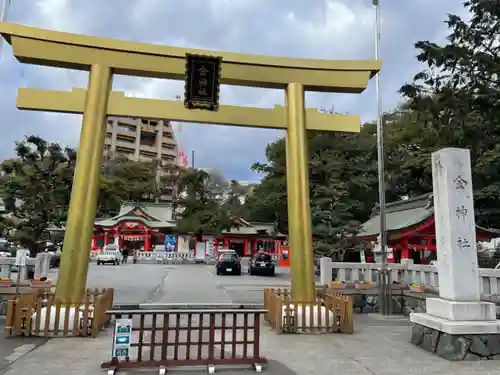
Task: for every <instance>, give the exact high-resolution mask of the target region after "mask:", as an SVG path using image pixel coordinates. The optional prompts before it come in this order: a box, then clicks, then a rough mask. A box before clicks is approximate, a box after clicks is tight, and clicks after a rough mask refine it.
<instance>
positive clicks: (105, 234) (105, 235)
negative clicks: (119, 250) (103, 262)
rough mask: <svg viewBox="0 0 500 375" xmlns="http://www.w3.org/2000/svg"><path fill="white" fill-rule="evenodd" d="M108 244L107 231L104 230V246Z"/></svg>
mask: <svg viewBox="0 0 500 375" xmlns="http://www.w3.org/2000/svg"><path fill="white" fill-rule="evenodd" d="M108 244H109V237H108V233H107V232H105V233H104V246H106V245H108Z"/></svg>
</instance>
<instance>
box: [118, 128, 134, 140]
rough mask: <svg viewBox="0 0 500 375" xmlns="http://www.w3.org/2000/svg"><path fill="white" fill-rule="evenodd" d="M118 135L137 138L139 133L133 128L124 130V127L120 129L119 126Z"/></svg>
mask: <svg viewBox="0 0 500 375" xmlns="http://www.w3.org/2000/svg"><path fill="white" fill-rule="evenodd" d="M116 137H117V138H118V137H123V138H127V139H135V138H137V133H136V132H135V131H132V130H123V129H120V128H118V130H117V131H116Z"/></svg>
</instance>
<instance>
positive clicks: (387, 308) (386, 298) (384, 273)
mask: <svg viewBox="0 0 500 375" xmlns="http://www.w3.org/2000/svg"><path fill="white" fill-rule="evenodd" d="M373 6H374V7H375V59H376V60H380V39H381V37H380V29H381V27H380V1H379V0H373ZM375 85H376V88H375V90H376V94H375V95H376V101H377V165H378V191H379V199H378V200H379V214H380V223H379V224H380V237H379V242H380V243H379V245H380V250H381V251H382V264H381V267H380V274H379V281H378V287H379V306H380V313H381V314H382V315H390V314H391V310H392V301H391V300H392V297H391V285H390V280H389V270H388V267H387V228H386V212H385V211H386V207H385V165H384V164H385V153H384V124H383V113H382V95H381V90H380V72H379V73H378V74H377V76H376V77H375Z"/></svg>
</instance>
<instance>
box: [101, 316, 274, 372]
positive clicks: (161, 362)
mask: <svg viewBox="0 0 500 375" xmlns="http://www.w3.org/2000/svg"><path fill="white" fill-rule="evenodd" d="M109 313H110V314H111V315H113V316H115V318H116V319H132V337H131V345H130V349H129V350H128V356H126V357H122V358H117V357H114V358H112V359H111V360H110V361H109V362H104V363H102V365H101V367H102V368H107V369H113V370H120V369H139V368H148V367H149V368H150V367H160V368H161V367H165V368H167V367H180V366H200V365H206V366H209V367H210V366H216V365H253V366H254V367H255V368H256V370H257V369H258V368H259V367H260V364H263V363H266V362H267V360H266V359H265V358H264V357H261V355H260V318H261V316H262V315H263V314H264V313H265V310H262V309H244V308H243V309H236V308H225V309H216V310H215V309H202V308H185V309H172V308H171V309H168V308H166V309H163V310H129V311H123V310H115V311H110V312H109ZM113 341H114V340H113ZM212 370H213V369H212Z"/></svg>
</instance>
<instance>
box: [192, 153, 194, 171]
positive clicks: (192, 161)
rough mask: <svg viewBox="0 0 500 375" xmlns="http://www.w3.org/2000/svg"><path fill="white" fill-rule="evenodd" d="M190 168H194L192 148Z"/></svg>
mask: <svg viewBox="0 0 500 375" xmlns="http://www.w3.org/2000/svg"><path fill="white" fill-rule="evenodd" d="M191 168H194V150H192V151H191Z"/></svg>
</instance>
